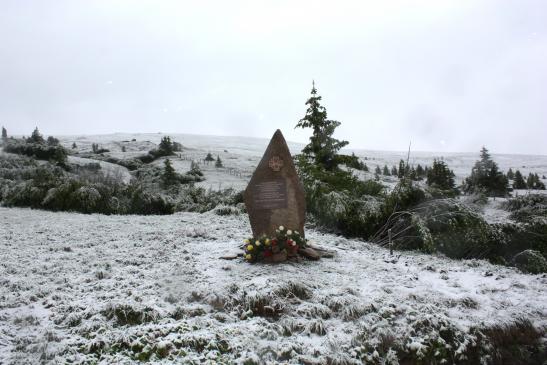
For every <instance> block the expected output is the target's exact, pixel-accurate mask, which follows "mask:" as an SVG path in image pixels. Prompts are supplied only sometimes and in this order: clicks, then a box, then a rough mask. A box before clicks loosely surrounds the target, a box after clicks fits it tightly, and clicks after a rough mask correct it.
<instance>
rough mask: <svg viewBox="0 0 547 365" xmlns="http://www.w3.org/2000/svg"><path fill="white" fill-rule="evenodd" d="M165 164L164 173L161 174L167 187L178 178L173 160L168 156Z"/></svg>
mask: <svg viewBox="0 0 547 365" xmlns="http://www.w3.org/2000/svg"><path fill="white" fill-rule="evenodd" d="M163 164H164V167H163V173H162V175H161V180H162V182H163V185H164V186H166V187H167V186H172V185H174V184H176V183H177V180H178V179H177V173H176V172H175V169H174V168H173V165H171V161H170V160H169V159H168V158H167V159H165V161H163Z"/></svg>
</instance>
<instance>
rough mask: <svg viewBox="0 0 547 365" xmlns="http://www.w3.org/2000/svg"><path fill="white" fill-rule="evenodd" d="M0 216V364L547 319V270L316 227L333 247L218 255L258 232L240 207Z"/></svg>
mask: <svg viewBox="0 0 547 365" xmlns="http://www.w3.org/2000/svg"><path fill="white" fill-rule="evenodd" d="M0 227H1V228H0V281H1V285H0V364H23V363H37V362H39V361H43V362H48V361H51V362H56V363H67V362H86V361H89V362H93V361H94V360H99V359H100V361H101V363H104V364H109V363H120V362H122V363H132V362H136V359H139V358H140V359H147V358H149V359H150V360H159V358H162V357H164V359H163V361H165V362H171V361H175V362H177V363H192V362H193V363H198V362H200V361H201V362H207V361H208V362H209V363H216V362H224V363H232V362H239V363H243V362H244V360H249V359H254V360H255V362H256V363H267V362H268V361H270V362H280V361H283V362H286V363H317V364H320V363H326V362H327V361H330V362H331V363H334V362H335V360H336V359H339V360H344V359H346V360H347V358H348V357H349V356H357V355H358V354H359V349H360V347H359V346H358V344H363V343H366V344H370V346H372V347H374V346H379V344H381V343H382V341H385V339H386V338H388V337H386V336H392V337H393V338H395V340H396V341H400V342H402V343H403V346H407V347H408V348H411V349H413V351H416V352H418V351H425V349H426V348H425V347H424V344H426V343H427V342H428V341H429V340H431V338H434V337H435V336H438V333H436V332H435V330H433V329H431V330H428V329H427V328H430V327H429V326H433V325H434V324H437V325H438V327H439V328H444V329H446V328H453V330H454V331H456V332H457V333H460V334H461V336H462V337H461V341H460V347H461V348H459V349H458V351H459V350H462V349H463V348H465V347H466V346H468V345H469V343H472V341H473V337H472V336H471V335H469V334H468V330H469V328H470V327H471V326H489V325H499V324H500V323H509V322H511V321H514V320H515V319H517V318H521V317H524V318H528V319H530V320H531V321H532V323H533V324H534V325H535V326H537V327H543V328H545V327H546V326H547V306H546V304H545V303H547V290H546V288H547V277H546V276H545V275H543V276H541V275H524V274H520V273H518V272H517V271H515V270H513V269H512V268H508V267H501V266H493V265H491V264H489V263H487V262H484V261H475V260H473V261H454V260H450V259H446V258H443V257H437V256H432V255H422V254H419V253H413V252H403V253H397V255H400V257H398V259H397V258H396V259H394V258H393V257H390V256H389V253H388V252H387V251H386V250H384V249H382V248H380V247H377V246H373V245H370V244H368V243H364V242H361V241H358V240H348V239H344V238H341V237H337V236H333V235H324V234H320V233H318V232H315V231H313V230H308V232H307V235H308V238H310V239H311V240H313V241H314V242H315V243H316V244H317V245H318V246H321V247H324V248H328V249H332V250H334V251H335V256H334V258H331V259H326V258H324V259H322V260H321V261H319V262H309V261H303V262H290V263H285V264H280V265H275V266H273V265H262V264H253V265H251V264H248V263H245V262H243V261H242V260H240V259H236V260H233V261H227V260H222V259H220V257H221V256H223V255H225V254H228V253H233V252H238V246H239V243H240V241H241V239H242V238H244V237H246V236H248V235H249V234H250V227H249V224H248V218H247V217H246V216H244V215H241V216H217V215H214V214H213V213H205V214H194V213H179V214H175V215H171V216H101V215H83V214H71V213H52V212H46V211H33V210H29V209H19V208H11V209H7V208H0ZM433 327H434V326H433ZM417 328H425V329H422V330H417ZM453 350H454V349H453ZM370 356H376V355H375V354H374V353H372V354H371V355H370ZM333 359H334V360H333ZM314 361H315V362H314Z"/></svg>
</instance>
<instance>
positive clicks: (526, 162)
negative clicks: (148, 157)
mask: <svg viewBox="0 0 547 365" xmlns="http://www.w3.org/2000/svg"><path fill="white" fill-rule="evenodd" d="M272 132H273V131H272ZM165 135H167V134H161V133H148V134H141V133H134V134H132V133H116V134H109V135H89V136H62V137H60V140H61V142H62V144H63V145H64V146H65V147H67V148H68V149H69V150H70V149H71V146H72V143H76V144H77V149H76V151H78V152H90V151H91V144H92V143H98V144H99V145H100V146H101V147H103V148H107V149H109V150H110V152H109V153H107V155H109V156H113V157H117V158H132V157H136V156H138V155H142V154H143V152H146V151H148V150H150V149H152V148H154V147H155V146H156V145H157V144H159V142H160V140H161V138H162V137H163V136H165ZM168 135H169V136H171V138H172V140H173V141H176V142H179V143H181V144H182V145H183V147H184V149H183V151H182V152H181V156H182V158H183V159H178V158H174V159H173V160H174V167H175V168H176V169H177V170H179V171H187V170H188V169H189V168H190V161H191V160H196V161H199V160H203V159H204V158H205V156H206V154H207V153H208V152H211V154H212V155H213V156H214V157H216V156H220V158H221V159H222V161H223V164H224V168H222V169H217V168H215V167H214V164H209V165H202V166H201V168H202V170H203V171H204V173H205V176H206V177H207V180H206V181H204V182H202V183H201V184H200V185H201V186H204V187H207V188H212V189H219V188H229V187H234V188H236V189H244V188H245V186H246V184H247V182H248V180H249V179H250V176H251V174H252V172H253V171H254V168H255V167H256V165H257V164H258V161H259V160H260V158H261V157H262V154H263V153H264V150H265V148H266V146H267V144H268V142H269V139H268V138H264V139H261V138H251V137H226V136H205V135H189V134H168ZM133 139H135V141H132V140H133ZM288 144H289V148H290V150H291V153H292V154H297V153H300V151H301V150H302V148H303V147H304V145H303V144H300V143H291V142H289V143H288ZM122 146H124V147H125V148H126V152H122ZM350 147H351V144H350ZM343 152H344V153H348V154H350V153H352V152H354V153H355V154H356V155H357V156H359V157H361V158H362V159H363V160H364V159H365V157H366V158H367V159H366V160H364V162H366V164H367V165H368V166H369V168H370V169H371V171H373V170H374V168H375V167H376V165H378V166H380V167H383V166H384V165H387V166H388V167H390V168H391V166H394V165H396V166H398V164H399V161H400V160H401V159H403V160H405V161H406V159H407V152H390V151H370V150H358V149H348V150H343ZM492 152H494V153H493V154H492V156H493V158H494V160H495V161H496V162H497V163H498V165H499V167H500V169H501V170H502V171H505V172H506V171H507V170H508V169H509V168H513V170H515V169H520V170H521V172H522V173H523V174H525V175H527V174H528V173H530V172H532V173H537V174H539V175H540V176H543V175H547V156H529V155H503V154H495V151H492ZM434 158H443V159H444V160H445V161H446V163H447V164H448V166H449V167H450V169H452V170H454V173H455V174H456V183H457V184H459V183H461V181H463V179H464V178H465V177H466V176H468V175H469V174H470V172H471V167H472V166H473V164H474V163H475V161H476V160H477V159H478V158H479V151H477V152H476V153H455V152H450V153H436V152H416V151H411V152H410V159H409V161H410V164H414V165H417V164H421V165H422V166H425V165H428V166H429V165H431V164H432V163H433V159H434ZM155 163H156V164H161V163H162V162H161V161H156V162H155ZM122 173H123V172H122ZM388 180H389V179H388ZM543 181H544V182H545V183H547V180H546V179H543Z"/></svg>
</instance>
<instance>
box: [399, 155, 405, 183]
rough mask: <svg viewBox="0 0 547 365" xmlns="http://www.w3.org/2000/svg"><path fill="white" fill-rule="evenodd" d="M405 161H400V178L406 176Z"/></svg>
mask: <svg viewBox="0 0 547 365" xmlns="http://www.w3.org/2000/svg"><path fill="white" fill-rule="evenodd" d="M405 170H406V168H405V162H404V161H403V160H400V161H399V172H398V174H397V176H398V177H399V179H402V178H403V177H405Z"/></svg>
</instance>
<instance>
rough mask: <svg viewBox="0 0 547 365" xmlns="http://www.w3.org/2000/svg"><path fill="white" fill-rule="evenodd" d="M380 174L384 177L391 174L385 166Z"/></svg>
mask: <svg viewBox="0 0 547 365" xmlns="http://www.w3.org/2000/svg"><path fill="white" fill-rule="evenodd" d="M382 174H383V175H385V176H390V175H391V173H390V172H389V169H388V167H387V165H384V169H383V171H382Z"/></svg>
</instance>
